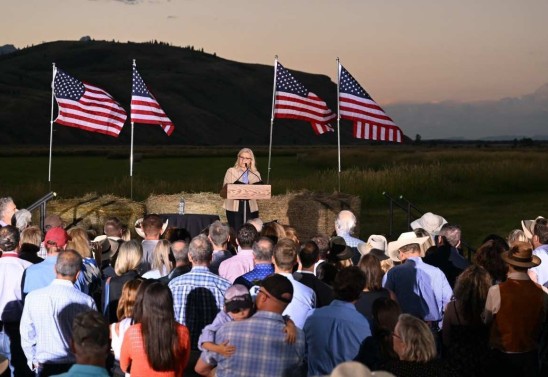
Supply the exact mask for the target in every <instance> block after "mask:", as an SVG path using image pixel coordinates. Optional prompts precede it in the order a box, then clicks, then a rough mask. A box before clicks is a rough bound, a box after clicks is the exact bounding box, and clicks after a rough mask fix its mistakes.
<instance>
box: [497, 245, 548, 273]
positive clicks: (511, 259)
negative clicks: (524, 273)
mask: <svg viewBox="0 0 548 377" xmlns="http://www.w3.org/2000/svg"><path fill="white" fill-rule="evenodd" d="M501 256H502V259H503V260H504V261H505V262H506V263H508V264H510V265H512V266H516V267H524V268H531V267H536V266H538V265H539V264H540V263H541V260H540V258H539V257H537V256H536V255H533V249H532V248H531V244H529V242H516V243H515V244H514V246H512V248H511V249H510V250H508V251H505V252H504V253H502V255H501Z"/></svg>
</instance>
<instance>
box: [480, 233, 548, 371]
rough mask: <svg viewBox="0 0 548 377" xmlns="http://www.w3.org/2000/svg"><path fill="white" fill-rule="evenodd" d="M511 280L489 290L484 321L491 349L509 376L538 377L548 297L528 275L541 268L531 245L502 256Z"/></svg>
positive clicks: (521, 244) (523, 244)
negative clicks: (540, 339) (488, 333)
mask: <svg viewBox="0 0 548 377" xmlns="http://www.w3.org/2000/svg"><path fill="white" fill-rule="evenodd" d="M502 259H503V260H504V261H505V262H506V264H507V265H508V279H507V280H506V281H505V282H503V283H499V284H497V285H494V286H492V287H491V288H489V292H488V294H487V301H486V302H485V310H484V313H483V318H484V321H485V323H487V324H490V325H491V335H490V339H489V342H490V345H491V347H492V348H493V349H495V350H496V351H498V354H497V356H498V358H499V359H500V363H498V365H500V366H501V368H504V370H505V372H506V373H509V374H508V375H513V376H538V372H539V370H538V368H539V360H538V347H539V338H540V333H541V330H542V325H543V323H544V322H545V321H546V314H547V313H548V295H547V294H546V293H545V292H544V290H543V289H542V288H541V287H540V286H539V285H537V284H536V283H535V282H533V281H532V280H531V279H530V278H529V276H528V275H527V269H529V268H533V267H536V266H538V265H540V264H541V261H540V259H539V258H538V257H537V256H535V255H533V250H532V248H531V245H530V244H529V243H528V242H519V241H518V242H516V243H514V245H513V246H512V248H511V249H510V250H508V251H505V252H504V253H503V254H502Z"/></svg>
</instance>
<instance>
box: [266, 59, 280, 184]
mask: <svg viewBox="0 0 548 377" xmlns="http://www.w3.org/2000/svg"><path fill="white" fill-rule="evenodd" d="M277 68H278V55H275V56H274V87H273V88H272V113H271V115H270V144H269V146H268V174H267V176H266V184H267V185H268V184H269V183H270V159H271V156H272V128H273V127H274V105H275V103H276V70H277Z"/></svg>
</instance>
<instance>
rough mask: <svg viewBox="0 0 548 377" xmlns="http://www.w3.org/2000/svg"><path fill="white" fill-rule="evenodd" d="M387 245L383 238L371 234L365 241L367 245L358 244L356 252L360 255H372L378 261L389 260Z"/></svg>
mask: <svg viewBox="0 0 548 377" xmlns="http://www.w3.org/2000/svg"><path fill="white" fill-rule="evenodd" d="M387 244H388V241H386V237H385V236H382V235H380V234H372V235H370V236H369V238H368V239H367V243H359V244H358V251H359V252H360V254H361V255H367V254H373V255H374V256H376V257H377V258H379V260H386V259H388V258H389V256H388V249H387Z"/></svg>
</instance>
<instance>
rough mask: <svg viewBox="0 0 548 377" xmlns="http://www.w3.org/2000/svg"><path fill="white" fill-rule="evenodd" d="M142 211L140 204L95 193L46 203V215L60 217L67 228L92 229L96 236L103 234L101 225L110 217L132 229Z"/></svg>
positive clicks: (143, 207) (142, 206)
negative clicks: (51, 214)
mask: <svg viewBox="0 0 548 377" xmlns="http://www.w3.org/2000/svg"><path fill="white" fill-rule="evenodd" d="M144 211H145V206H144V204H143V203H141V202H134V201H132V200H130V199H127V198H120V197H117V196H114V195H102V196H99V195H97V194H95V193H88V194H86V195H85V196H83V197H81V198H71V199H54V200H51V201H49V202H48V203H47V213H54V214H57V215H59V216H61V218H62V219H63V221H64V222H65V224H66V227H67V228H70V227H72V226H79V227H82V228H84V229H86V230H91V229H92V230H94V231H95V232H96V233H97V234H102V233H103V224H104V222H105V220H106V218H108V217H110V216H116V217H118V218H119V219H120V220H121V221H122V223H124V224H127V225H128V226H129V228H130V229H132V228H133V224H135V221H136V220H137V219H138V218H140V217H142V216H143V213H144Z"/></svg>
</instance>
